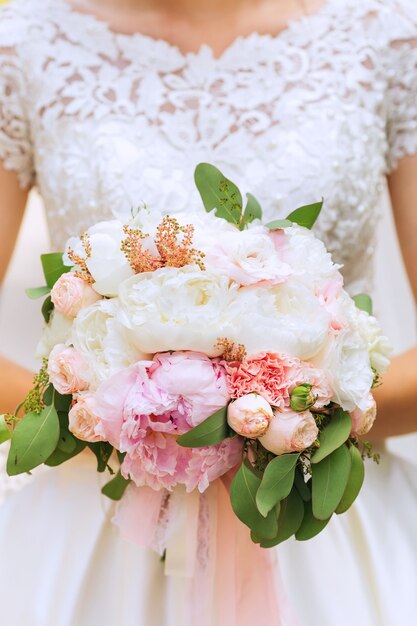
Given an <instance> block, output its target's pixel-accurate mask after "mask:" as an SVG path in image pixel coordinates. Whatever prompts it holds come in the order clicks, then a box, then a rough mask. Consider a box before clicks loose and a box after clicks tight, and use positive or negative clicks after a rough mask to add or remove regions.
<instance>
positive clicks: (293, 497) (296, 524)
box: [261, 489, 304, 548]
mask: <svg viewBox="0 0 417 626" xmlns="http://www.w3.org/2000/svg"><path fill="white" fill-rule="evenodd" d="M303 516H304V504H303V500H302V499H301V497H300V494H299V493H298V491H297V489H293V490H292V491H291V493H290V494H289V496H288V497H287V498H285V500H283V501H282V502H281V510H280V513H279V517H278V533H277V535H276V537H275V538H274V539H272V540H270V541H262V542H261V548H273V547H274V546H277V545H278V544H279V543H282V542H283V541H286V540H287V539H289V538H290V537H292V535H294V534H295V533H296V532H297V530H298V529H299V528H300V525H301V522H302V521H303Z"/></svg>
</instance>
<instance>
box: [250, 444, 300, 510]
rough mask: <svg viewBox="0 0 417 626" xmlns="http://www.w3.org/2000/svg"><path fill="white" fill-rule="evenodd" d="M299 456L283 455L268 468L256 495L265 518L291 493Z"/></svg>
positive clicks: (259, 508) (257, 502)
mask: <svg viewBox="0 0 417 626" xmlns="http://www.w3.org/2000/svg"><path fill="white" fill-rule="evenodd" d="M299 456H300V455H299V454H283V455H282V456H277V457H276V458H275V459H273V460H272V461H270V462H269V463H268V465H267V466H266V469H265V471H264V475H263V478H262V482H261V484H260V487H259V489H258V492H257V494H256V505H257V507H258V510H259V512H260V513H261V515H263V516H264V517H266V516H267V515H268V513H269V511H271V510H272V509H273V508H274V506H275V505H276V504H278V502H280V501H281V500H283V499H284V498H286V497H287V496H288V494H289V493H290V491H291V489H292V486H293V484H294V474H295V466H296V465H297V461H298V458H299Z"/></svg>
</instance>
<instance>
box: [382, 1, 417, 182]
mask: <svg viewBox="0 0 417 626" xmlns="http://www.w3.org/2000/svg"><path fill="white" fill-rule="evenodd" d="M415 2H416V0H396V1H395V4H396V7H397V9H396V13H397V15H396V18H398V19H397V20H395V23H394V24H392V25H391V28H390V31H391V32H390V39H391V41H390V44H389V50H388V52H389V68H388V78H389V87H388V94H387V137H388V169H389V171H392V170H394V169H395V168H396V166H397V164H398V161H400V159H402V158H403V157H405V156H411V155H414V154H417V9H416V5H415Z"/></svg>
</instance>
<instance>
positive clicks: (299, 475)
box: [294, 469, 311, 502]
mask: <svg viewBox="0 0 417 626" xmlns="http://www.w3.org/2000/svg"><path fill="white" fill-rule="evenodd" d="M294 485H295V487H296V489H297V490H298V493H299V494H300V496H301V497H302V499H303V500H304V502H309V501H310V500H311V480H308V481H307V482H306V481H305V480H304V474H303V472H302V471H301V470H299V469H297V470H296V472H295V477H294Z"/></svg>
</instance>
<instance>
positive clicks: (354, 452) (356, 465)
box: [336, 446, 365, 514]
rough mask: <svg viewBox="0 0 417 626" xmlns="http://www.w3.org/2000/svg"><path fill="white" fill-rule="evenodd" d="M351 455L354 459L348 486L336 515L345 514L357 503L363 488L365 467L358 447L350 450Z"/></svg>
mask: <svg viewBox="0 0 417 626" xmlns="http://www.w3.org/2000/svg"><path fill="white" fill-rule="evenodd" d="M349 454H350V456H351V459H352V465H351V468H350V475H349V480H348V484H347V486H346V489H345V493H344V494H343V497H342V499H341V501H340V503H339V506H338V507H337V509H336V513H338V514H340V513H345V511H347V510H348V509H349V508H350V507H351V506H352V504H353V503H354V502H355V500H356V498H357V497H358V494H359V492H360V490H361V488H362V485H363V481H364V478H365V466H364V463H363V460H362V456H361V453H360V452H359V450H358V449H357V448H356V446H351V447H350V448H349Z"/></svg>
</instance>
